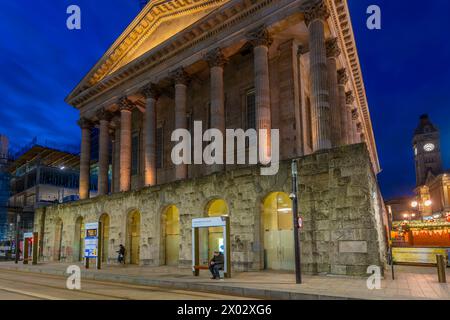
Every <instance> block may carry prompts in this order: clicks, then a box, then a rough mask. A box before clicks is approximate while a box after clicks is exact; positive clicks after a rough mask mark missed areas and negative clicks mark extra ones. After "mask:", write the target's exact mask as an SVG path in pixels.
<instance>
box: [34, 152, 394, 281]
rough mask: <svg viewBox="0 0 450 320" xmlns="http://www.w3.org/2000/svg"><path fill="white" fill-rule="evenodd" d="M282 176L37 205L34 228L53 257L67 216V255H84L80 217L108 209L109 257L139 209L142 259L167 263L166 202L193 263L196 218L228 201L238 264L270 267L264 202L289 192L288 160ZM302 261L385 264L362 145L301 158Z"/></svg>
mask: <svg viewBox="0 0 450 320" xmlns="http://www.w3.org/2000/svg"><path fill="white" fill-rule="evenodd" d="M280 167H281V168H280V172H279V174H278V175H276V176H260V175H259V168H258V167H249V168H245V169H237V170H233V171H228V172H222V173H216V174H213V175H210V176H206V177H200V178H196V179H191V180H184V181H177V182H173V183H168V184H163V185H159V186H154V187H147V188H144V189H142V190H139V191H133V192H126V193H121V194H114V195H110V196H102V197H97V198H93V199H87V200H84V201H79V202H76V203H71V204H64V205H56V206H52V207H48V208H44V209H40V210H38V212H37V214H36V217H35V230H42V231H43V238H44V239H43V260H46V261H51V260H55V256H56V251H57V250H56V249H55V244H57V243H59V241H58V239H56V233H57V232H56V230H57V226H56V222H57V221H59V222H60V223H62V226H63V228H62V241H61V246H62V248H61V257H62V259H63V260H66V261H74V260H77V259H78V252H75V251H76V248H77V243H78V241H79V240H78V239H75V238H74V237H75V234H76V231H75V228H76V222H77V221H79V218H80V217H82V218H83V221H84V222H85V223H87V222H95V221H98V220H99V219H100V217H101V216H102V215H104V214H107V215H108V216H109V221H110V226H109V236H108V239H109V241H108V252H109V261H110V262H113V261H115V259H116V253H115V252H116V250H117V247H118V245H119V244H120V243H123V244H125V245H126V246H127V245H128V244H127V242H128V240H127V239H129V233H128V232H129V231H127V219H128V216H129V214H130V213H131V212H139V214H140V219H141V220H140V238H139V239H140V240H139V247H140V249H139V253H140V254H139V261H140V264H148V265H154V266H158V265H163V264H164V262H165V257H164V254H165V253H164V252H165V250H164V231H163V230H164V221H163V219H164V217H163V212H164V209H165V208H167V207H168V206H170V205H176V206H177V207H178V209H179V213H180V224H179V225H180V246H179V260H178V263H179V265H180V266H189V265H190V262H191V254H192V252H191V220H192V219H193V218H198V217H203V216H206V207H207V205H208V203H209V202H210V201H211V200H213V199H223V200H225V202H226V203H227V205H228V207H229V215H230V219H231V239H232V249H231V253H232V260H233V263H232V268H233V270H234V271H251V270H261V269H263V268H264V237H263V236H262V232H263V230H262V202H263V200H264V198H265V197H266V196H267V195H268V194H269V193H271V192H286V193H289V192H290V188H291V177H290V162H283V163H282V164H281V166H280ZM298 167H299V172H298V176H299V185H298V189H299V199H300V208H299V211H300V213H301V215H302V217H303V220H304V228H303V229H302V231H301V244H302V263H303V265H302V267H303V270H304V272H305V273H330V274H345V275H365V274H366V271H367V267H368V266H369V265H378V266H383V265H384V252H385V248H386V246H385V240H384V239H385V238H384V236H385V234H384V232H385V231H384V228H383V219H384V214H385V212H384V207H383V201H381V199H380V194H379V190H378V186H377V182H376V178H375V175H374V172H373V170H372V166H371V162H370V159H369V154H368V151H367V149H366V147H365V145H364V144H357V145H351V146H344V147H339V148H334V149H331V150H327V151H322V152H319V153H316V154H313V155H309V156H305V157H301V158H299V159H298Z"/></svg>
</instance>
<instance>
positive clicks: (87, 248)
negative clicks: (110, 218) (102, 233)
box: [84, 222, 98, 258]
mask: <svg viewBox="0 0 450 320" xmlns="http://www.w3.org/2000/svg"><path fill="white" fill-rule="evenodd" d="M85 229H86V235H85V237H84V257H85V258H97V256H98V222H94V223H86V225H85Z"/></svg>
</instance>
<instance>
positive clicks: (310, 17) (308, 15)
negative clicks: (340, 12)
mask: <svg viewBox="0 0 450 320" xmlns="http://www.w3.org/2000/svg"><path fill="white" fill-rule="evenodd" d="M300 9H301V10H302V11H303V13H304V14H305V23H306V26H308V27H309V25H310V24H311V22H313V21H314V20H322V21H325V20H326V19H328V17H329V16H330V12H329V11H328V7H327V5H326V3H325V1H323V0H319V1H316V2H315V3H312V4H309V3H308V4H306V5H303V6H302V7H301V8H300Z"/></svg>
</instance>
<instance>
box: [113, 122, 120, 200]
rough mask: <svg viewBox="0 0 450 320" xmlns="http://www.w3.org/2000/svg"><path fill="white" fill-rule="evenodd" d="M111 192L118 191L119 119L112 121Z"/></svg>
mask: <svg viewBox="0 0 450 320" xmlns="http://www.w3.org/2000/svg"><path fill="white" fill-rule="evenodd" d="M114 124H115V129H114V154H113V158H114V161H113V192H119V191H120V118H119V117H117V118H115V119H114Z"/></svg>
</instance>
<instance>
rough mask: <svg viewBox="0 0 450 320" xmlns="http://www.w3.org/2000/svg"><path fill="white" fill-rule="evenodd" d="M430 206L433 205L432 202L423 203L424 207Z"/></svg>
mask: <svg viewBox="0 0 450 320" xmlns="http://www.w3.org/2000/svg"><path fill="white" fill-rule="evenodd" d="M432 204H433V202H432V201H431V200H426V201H425V207H430V206H431V205H432Z"/></svg>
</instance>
